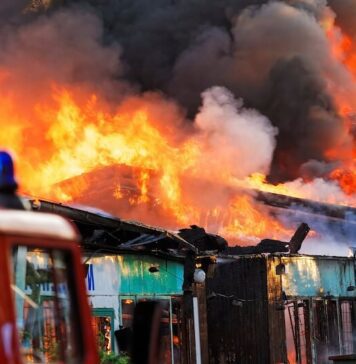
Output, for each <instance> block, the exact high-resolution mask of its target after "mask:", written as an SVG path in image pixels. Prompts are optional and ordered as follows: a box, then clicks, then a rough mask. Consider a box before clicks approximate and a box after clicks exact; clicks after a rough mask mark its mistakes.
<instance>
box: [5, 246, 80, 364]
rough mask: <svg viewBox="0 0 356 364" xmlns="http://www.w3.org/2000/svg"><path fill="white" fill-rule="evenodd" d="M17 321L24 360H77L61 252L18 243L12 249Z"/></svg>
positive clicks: (73, 320)
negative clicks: (18, 244)
mask: <svg viewBox="0 0 356 364" xmlns="http://www.w3.org/2000/svg"><path fill="white" fill-rule="evenodd" d="M12 255H13V284H12V289H13V291H14V297H15V305H16V314H17V315H16V316H17V317H16V324H17V329H18V333H19V336H20V338H19V340H20V345H21V353H22V357H23V360H24V362H26V363H58V362H62V361H65V362H66V363H80V352H79V349H80V345H79V344H78V341H77V340H79V337H80V335H78V333H77V334H76V330H75V329H76V328H78V327H79V323H78V321H77V319H76V318H77V317H78V316H77V315H74V312H73V307H74V305H73V300H72V297H71V294H70V289H69V288H70V287H69V281H70V280H69V278H70V275H69V272H68V258H67V257H66V256H65V254H64V253H63V252H61V251H56V250H47V249H33V248H29V247H25V246H18V247H16V248H14V250H13V254H12Z"/></svg>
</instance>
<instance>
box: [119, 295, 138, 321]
mask: <svg viewBox="0 0 356 364" xmlns="http://www.w3.org/2000/svg"><path fill="white" fill-rule="evenodd" d="M121 310H122V326H123V328H126V327H132V322H133V314H134V310H135V301H134V300H133V299H131V298H127V299H123V300H121Z"/></svg>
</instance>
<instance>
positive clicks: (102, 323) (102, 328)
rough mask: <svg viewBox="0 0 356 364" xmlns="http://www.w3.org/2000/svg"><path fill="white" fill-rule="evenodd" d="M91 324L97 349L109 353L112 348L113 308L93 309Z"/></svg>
mask: <svg viewBox="0 0 356 364" xmlns="http://www.w3.org/2000/svg"><path fill="white" fill-rule="evenodd" d="M91 325H92V328H93V331H94V335H95V337H96V339H97V343H98V347H99V350H101V351H104V352H105V353H107V354H110V353H111V352H112V351H113V350H114V344H113V330H114V310H113V309H111V308H96V309H94V310H93V312H92V321H91Z"/></svg>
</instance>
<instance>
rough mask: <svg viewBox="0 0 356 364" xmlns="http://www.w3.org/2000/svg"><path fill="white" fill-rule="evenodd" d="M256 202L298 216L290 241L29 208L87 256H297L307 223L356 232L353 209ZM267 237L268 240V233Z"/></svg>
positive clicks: (275, 199) (272, 199)
mask: <svg viewBox="0 0 356 364" xmlns="http://www.w3.org/2000/svg"><path fill="white" fill-rule="evenodd" d="M256 200H258V201H260V202H261V203H263V204H265V205H268V206H269V207H271V208H272V209H273V211H277V212H275V213H276V214H278V212H279V211H280V210H283V213H284V214H285V213H287V214H293V215H294V216H296V217H297V218H295V221H296V222H297V223H296V226H297V229H296V231H295V233H294V235H293V236H292V237H291V239H290V240H289V241H280V240H274V239H268V238H266V239H263V240H261V241H260V242H259V243H258V244H257V245H251V246H246V245H245V244H243V245H241V246H240V245H236V246H228V243H227V241H226V240H225V239H224V238H223V237H221V236H219V235H215V234H210V233H208V232H206V231H205V230H204V228H202V227H199V226H196V225H191V226H190V227H188V228H184V229H180V230H179V231H177V232H170V231H168V230H165V229H162V228H159V227H152V226H148V225H145V224H142V223H139V222H136V221H129V220H123V219H119V218H116V217H113V216H112V215H109V214H107V213H105V212H103V211H100V210H96V209H90V208H87V207H84V208H83V207H81V206H78V207H73V206H68V205H64V204H61V203H55V202H50V201H45V200H37V199H36V200H31V199H30V203H31V206H32V209H33V210H34V211H41V212H52V213H56V214H59V215H62V216H64V217H66V218H68V219H69V220H71V221H72V222H73V223H74V224H75V225H76V227H77V228H78V230H79V232H80V233H81V236H82V246H83V248H84V250H85V251H88V252H99V251H100V252H106V253H110V252H111V253H118V252H122V251H127V252H129V251H136V252H137V251H140V252H142V253H148V254H155V255H166V256H167V255H168V256H170V257H172V258H178V259H182V258H184V257H185V256H186V255H187V253H188V252H189V253H192V254H193V255H195V256H196V257H199V256H208V255H211V256H213V255H217V254H219V255H247V254H262V253H271V254H273V253H287V254H288V253H290V254H298V252H299V250H300V249H301V246H302V243H303V241H304V239H305V238H306V237H307V235H308V233H309V231H310V226H309V221H313V222H314V221H317V222H319V221H320V220H321V221H323V223H325V221H326V222H327V224H329V226H330V227H331V228H332V227H335V226H337V227H339V226H342V227H345V226H347V229H348V230H350V229H351V230H352V231H356V208H352V207H346V206H337V205H331V204H325V203H317V202H315V201H310V200H306V199H300V198H293V197H289V196H284V195H278V194H274V193H266V192H261V191H258V192H257V195H256ZM303 220H304V221H306V222H308V223H306V222H304V221H303ZM271 235H273V232H272V231H271ZM350 243H352V242H350Z"/></svg>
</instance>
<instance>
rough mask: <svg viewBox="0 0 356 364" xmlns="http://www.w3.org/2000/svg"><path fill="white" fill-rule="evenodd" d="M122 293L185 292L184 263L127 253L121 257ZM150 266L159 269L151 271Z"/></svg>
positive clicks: (156, 293) (160, 293) (159, 293)
mask: <svg viewBox="0 0 356 364" xmlns="http://www.w3.org/2000/svg"><path fill="white" fill-rule="evenodd" d="M119 265H120V272H121V287H120V294H122V295H151V296H152V295H165V296H168V295H181V294H183V291H182V285H183V270H184V266H183V264H182V263H179V262H175V261H167V260H163V259H160V258H156V257H152V256H139V255H125V256H122V257H120V259H119ZM150 267H157V269H158V270H159V271H158V272H155V273H150V271H149V268H150Z"/></svg>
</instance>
